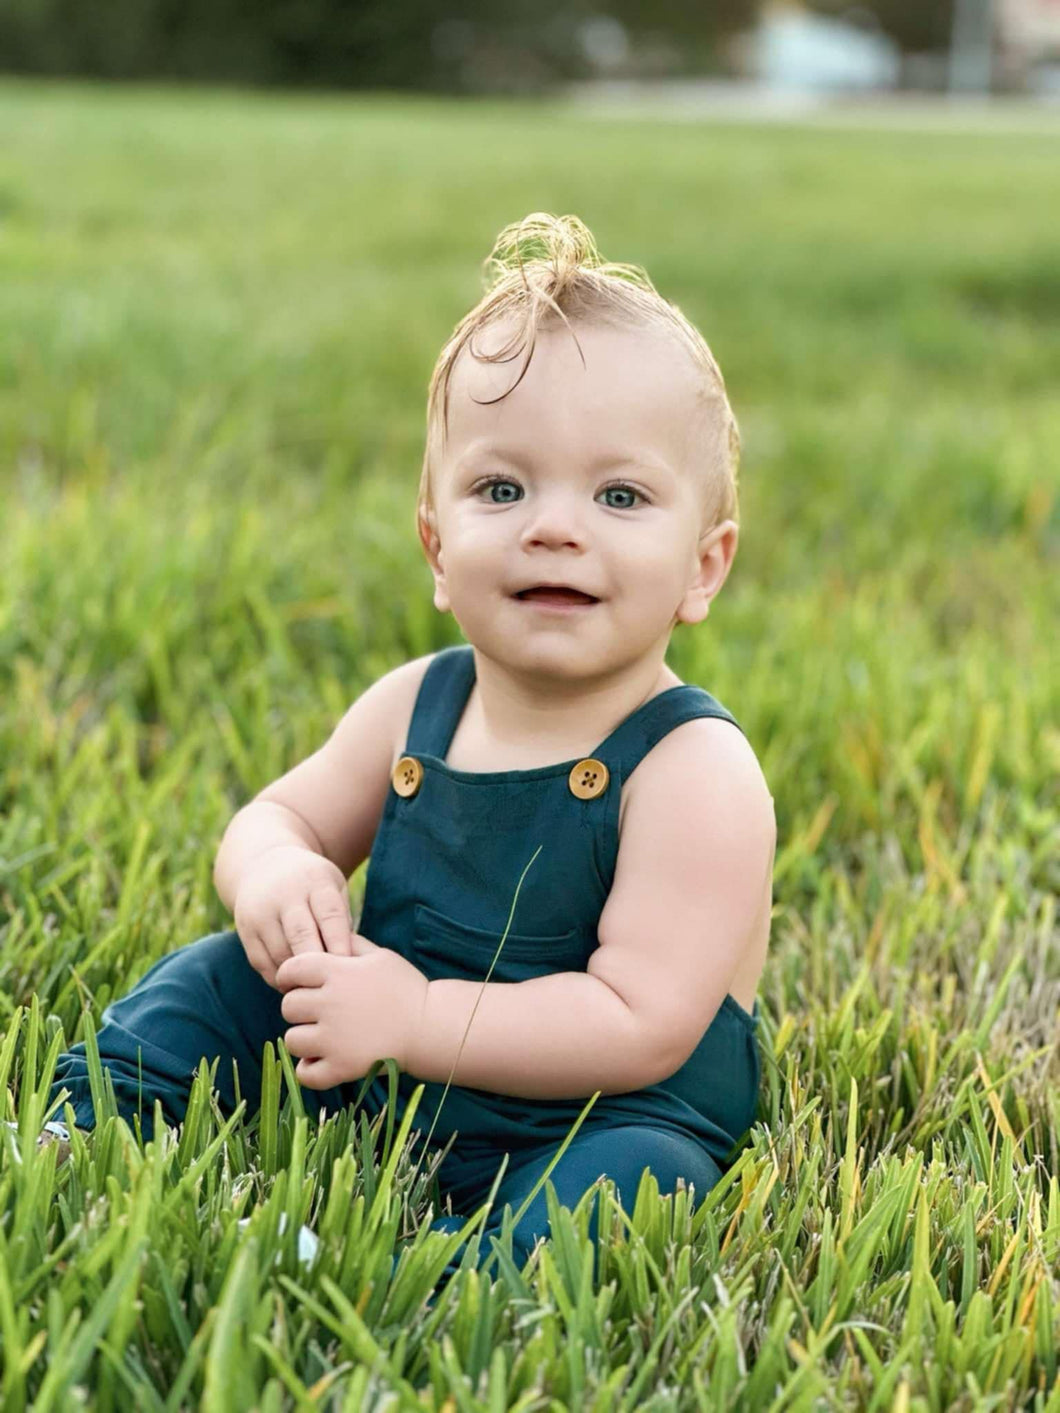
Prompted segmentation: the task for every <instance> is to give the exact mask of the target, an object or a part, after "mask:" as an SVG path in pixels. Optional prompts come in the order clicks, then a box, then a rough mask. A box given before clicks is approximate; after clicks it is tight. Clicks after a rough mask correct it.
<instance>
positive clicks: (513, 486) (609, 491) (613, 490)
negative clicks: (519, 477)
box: [475, 476, 644, 510]
mask: <svg viewBox="0 0 1060 1413" xmlns="http://www.w3.org/2000/svg"><path fill="white" fill-rule="evenodd" d="M498 488H500V489H501V490H502V491H503V492H504V494H501V495H496V496H495V495H493V494H489V497H488V498H489V501H490V503H491V504H492V505H511V504H512V502H513V501H515V500H517V499H518V494H516V495H508V494H507V491H508V490H514V491H515V492H517V493H519V494H521V488H520V486H519V484H518V482H517V481H512V480H510V479H509V478H508V477H507V476H494V477H492V478H491V479H490V480H488V481H482V482H480V483H479V485H478V486H476V487H475V494H476V495H481V494H482V493H483V492H484V491H485V492H490V493H492V492H493V491H495V490H497V489H498ZM613 494H617V495H619V496H633V497H634V498H635V499H634V500H632V501H620V502H619V503H618V504H617V505H615V504H614V503H611V505H610V508H611V509H612V510H632V509H633V506H634V505H635V504H636V501H637V500H643V499H644V496H643V495H642V494H641V492H640V491H638V490H636V489H635V487H633V486H627V485H626V484H625V483H624V482H616V483H615V484H614V485H611V486H605V487H604V489H603V490H602V491H601V495H605V496H606V495H613Z"/></svg>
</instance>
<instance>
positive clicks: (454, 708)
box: [405, 643, 475, 760]
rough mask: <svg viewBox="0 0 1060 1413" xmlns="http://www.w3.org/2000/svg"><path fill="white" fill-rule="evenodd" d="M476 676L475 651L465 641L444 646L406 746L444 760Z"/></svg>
mask: <svg viewBox="0 0 1060 1413" xmlns="http://www.w3.org/2000/svg"><path fill="white" fill-rule="evenodd" d="M474 677H475V658H474V654H473V653H472V651H471V648H470V647H469V646H465V645H464V644H463V643H457V644H455V645H454V646H452V647H448V648H442V650H441V651H440V652H439V653H437V654H436V655H435V657H433V658H432V659H431V661H430V663H429V664H428V666H427V671H426V672H425V673H424V674H423V681H422V682H421V683H420V689H419V692H418V693H417V694H416V705H415V706H414V707H413V709H412V720H411V721H410V722H409V735H408V742H407V744H406V746H405V749H406V751H408V752H409V754H410V755H424V756H437V757H438V758H439V759H442V760H444V758H445V753H446V751H447V750H448V749H449V742H450V741H451V740H452V738H453V734H454V732H455V731H456V726H457V722H458V721H459V720H460V715H461V713H462V712H463V710H464V704H465V703H466V701H467V699H468V696H469V695H470V692H471V684H472V682H473V681H474Z"/></svg>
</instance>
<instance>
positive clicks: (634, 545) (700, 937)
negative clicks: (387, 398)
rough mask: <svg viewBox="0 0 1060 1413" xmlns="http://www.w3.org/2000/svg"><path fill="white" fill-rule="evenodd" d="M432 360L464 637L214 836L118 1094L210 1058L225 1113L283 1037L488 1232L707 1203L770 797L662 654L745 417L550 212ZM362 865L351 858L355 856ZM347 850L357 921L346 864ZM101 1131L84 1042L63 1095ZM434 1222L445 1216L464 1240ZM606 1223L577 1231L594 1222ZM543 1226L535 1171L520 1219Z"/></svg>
mask: <svg viewBox="0 0 1060 1413" xmlns="http://www.w3.org/2000/svg"><path fill="white" fill-rule="evenodd" d="M488 268H489V270H490V271H491V272H492V275H493V281H492V284H491V286H490V287H489V288H488V290H487V293H486V294H485V296H484V297H483V298H482V300H481V301H480V302H479V303H478V304H477V305H476V306H475V308H474V309H472V310H471V312H470V313H469V314H467V315H466V317H465V318H464V319H463V320H462V321H461V322H460V323H459V324H458V326H457V328H456V329H455V331H454V333H453V335H452V337H451V338H450V339H449V341H448V343H447V344H446V345H445V347H444V348H443V350H442V352H441V355H440V357H439V360H438V363H437V365H436V367H435V370H434V374H433V377H432V379H431V385H430V393H429V399H428V407H427V436H426V453H425V457H424V465H423V475H422V480H421V484H420V495H419V505H418V509H417V523H418V531H419V535H420V539H421V541H422V543H423V547H424V552H425V554H426V558H427V560H428V563H429V566H430V570H431V574H432V576H433V581H434V603H435V606H436V607H437V609H438V610H439V611H440V612H442V613H449V612H451V613H452V614H453V616H454V618H455V619H456V621H457V623H458V625H459V627H460V630H461V632H462V634H463V636H464V638H465V639H466V640H467V641H466V643H465V644H461V645H458V646H455V647H450V648H446V649H443V650H442V651H441V652H437V653H431V654H428V655H427V656H425V657H421V658H417V659H416V660H415V661H412V662H408V663H405V664H403V665H401V666H399V667H397V668H395V669H394V670H393V671H391V672H389V673H387V674H386V675H385V676H384V677H382V678H381V679H380V680H379V681H377V682H375V683H374V684H373V685H372V686H370V687H369V688H368V690H367V691H365V692H364V693H363V695H361V696H360V697H359V698H358V700H357V701H355V702H354V703H353V705H352V706H351V707H350V708H349V710H348V711H347V713H346V715H345V716H344V717H343V718H342V720H341V721H340V722H339V723H338V725H337V726H336V727H335V730H334V732H333V734H332V735H331V737H330V739H329V740H327V741H326V742H325V743H324V744H323V745H322V746H321V747H320V749H319V750H318V751H316V752H315V753H314V754H313V755H311V756H309V757H308V758H307V759H306V760H304V761H302V762H301V763H300V764H298V765H296V766H295V767H294V768H293V769H292V770H290V771H289V772H288V773H287V774H286V775H283V776H281V777H280V779H278V780H276V781H275V782H273V783H272V784H271V785H269V786H267V787H266V788H265V789H264V790H262V791H261V792H260V793H259V794H258V795H257V796H256V797H255V798H254V800H252V801H251V802H250V803H249V804H248V805H246V806H244V807H243V808H242V809H241V810H240V811H239V812H238V813H237V814H236V815H235V817H234V818H233V820H232V821H231V823H230V824H229V826H228V828H227V830H226V832H225V835H224V838H223V840H222V842H221V846H220V849H219V852H218V855H217V859H216V864H215V869H214V881H215V884H216V887H217V891H218V893H219V895H220V897H221V899H222V900H223V902H224V903H225V904H226V906H227V907H228V908H230V910H231V911H232V914H233V919H234V922H235V929H234V930H230V931H227V932H222V933H216V934H211V935H210V936H208V937H205V938H201V939H199V940H198V941H197V942H193V943H191V944H190V945H187V946H184V947H181V948H179V949H178V950H177V951H175V952H171V953H169V954H168V955H166V956H164V957H163V958H162V959H161V960H160V961H159V962H157V963H156V964H155V965H154V966H153V967H152V968H151V969H150V970H149V971H148V972H147V973H146V975H145V976H144V977H143V978H142V979H141V981H140V982H139V983H138V985H137V986H136V987H134V988H133V990H132V991H130V992H129V993H128V994H127V995H126V996H124V997H123V998H121V999H120V1000H118V1001H116V1002H114V1003H113V1004H112V1005H111V1006H110V1007H109V1008H108V1009H107V1011H106V1012H105V1013H104V1017H103V1019H104V1025H103V1027H102V1029H101V1030H100V1032H99V1035H98V1037H97V1044H98V1047H99V1052H100V1057H101V1060H102V1063H103V1066H104V1068H105V1069H106V1070H107V1071H108V1073H109V1076H110V1080H111V1081H112V1083H113V1087H114V1092H115V1097H116V1099H117V1101H118V1105H119V1111H120V1112H123V1113H125V1114H127V1115H129V1116H130V1117H131V1115H132V1114H133V1113H140V1114H141V1116H142V1121H143V1123H144V1129H145V1131H147V1132H149V1131H150V1126H151V1112H152V1108H153V1104H154V1101H155V1099H160V1100H161V1103H162V1108H163V1112H164V1113H165V1115H166V1118H167V1121H169V1122H172V1123H174V1124H176V1123H179V1122H180V1120H181V1118H182V1117H183V1114H184V1109H185V1106H186V1102H187V1097H188V1092H189V1087H190V1083H191V1079H192V1077H193V1074H194V1071H195V1070H196V1068H197V1066H198V1064H199V1062H200V1059H201V1058H202V1057H203V1056H206V1057H207V1059H208V1060H209V1061H212V1060H213V1059H215V1058H217V1057H220V1064H219V1065H218V1068H217V1076H216V1084H217V1087H218V1090H219V1095H220V1101H221V1103H222V1105H223V1106H224V1107H226V1108H227V1109H228V1110H229V1111H231V1109H232V1108H234V1106H235V1104H236V1102H237V1095H236V1091H235V1089H234V1086H233V1082H232V1078H231V1071H232V1061H233V1060H235V1061H236V1063H237V1065H238V1072H239V1079H240V1093H241V1095H242V1097H244V1098H245V1099H246V1100H247V1103H248V1110H247V1113H248V1117H249V1116H250V1115H251V1114H253V1113H254V1112H255V1111H256V1108H257V1107H258V1106H259V1105H260V1080H261V1060H262V1047H263V1045H264V1044H265V1042H266V1041H268V1040H271V1041H272V1042H273V1043H275V1042H276V1041H277V1040H278V1038H279V1037H281V1036H282V1038H283V1040H284V1043H285V1045H286V1047H287V1049H288V1051H289V1052H290V1054H291V1055H292V1056H293V1057H295V1058H296V1059H297V1066H296V1070H295V1073H296V1076H297V1078H298V1080H299V1082H300V1083H301V1085H302V1086H304V1089H305V1090H306V1091H307V1093H306V1096H305V1097H306V1099H307V1101H308V1102H307V1108H308V1109H309V1110H310V1111H311V1112H315V1113H317V1114H319V1113H320V1112H321V1110H323V1111H325V1112H333V1111H335V1110H338V1109H341V1108H342V1107H343V1106H344V1105H346V1104H348V1103H350V1102H352V1101H353V1100H354V1098H355V1096H356V1095H357V1093H358V1092H360V1091H363V1098H362V1101H361V1102H362V1103H363V1105H364V1107H365V1109H366V1112H367V1113H368V1114H369V1116H373V1117H374V1116H375V1115H378V1114H379V1113H380V1112H381V1110H382V1107H383V1106H384V1104H385V1103H386V1101H387V1084H386V1076H385V1073H384V1074H383V1075H382V1076H380V1077H378V1078H377V1077H375V1076H374V1074H372V1075H371V1079H370V1083H369V1084H368V1086H367V1088H366V1089H365V1086H364V1085H363V1084H361V1083H359V1081H362V1080H363V1079H364V1078H365V1077H366V1076H369V1075H370V1073H371V1072H372V1071H373V1067H374V1069H375V1070H376V1071H377V1070H378V1069H379V1066H380V1063H381V1062H382V1061H383V1060H384V1059H387V1058H391V1059H393V1060H394V1061H395V1062H396V1065H397V1067H398V1069H399V1070H400V1089H399V1095H400V1100H401V1103H402V1105H404V1104H405V1103H406V1102H407V1100H408V1098H409V1097H410V1095H411V1094H412V1092H413V1091H414V1090H415V1089H416V1088H417V1087H418V1086H419V1085H420V1084H421V1083H422V1084H423V1085H424V1092H423V1095H422V1096H421V1100H420V1106H419V1109H418V1111H417V1114H416V1116H415V1117H416V1122H417V1123H418V1124H420V1123H422V1126H423V1127H425V1128H426V1127H427V1125H428V1124H430V1126H431V1127H430V1134H429V1135H428V1137H429V1138H430V1137H434V1138H435V1139H437V1140H439V1141H440V1140H442V1139H450V1138H452V1139H454V1142H453V1144H452V1145H451V1148H450V1151H449V1152H448V1153H447V1155H446V1157H445V1159H444V1161H443V1162H442V1164H441V1166H440V1168H439V1170H438V1176H439V1179H440V1181H441V1183H442V1185H443V1188H444V1189H445V1190H446V1191H447V1192H448V1193H449V1194H450V1195H451V1197H452V1199H453V1201H454V1204H455V1205H456V1207H457V1209H458V1210H460V1209H470V1208H471V1207H473V1206H474V1205H477V1204H479V1203H481V1202H482V1201H483V1200H484V1198H485V1196H486V1195H488V1193H489V1191H490V1188H491V1184H492V1183H493V1180H494V1178H495V1176H496V1174H497V1170H498V1164H499V1162H500V1160H501V1159H502V1158H503V1157H504V1155H507V1157H508V1166H507V1169H506V1173H505V1176H504V1180H503V1182H502V1184H501V1186H500V1187H499V1189H498V1192H497V1197H496V1210H497V1213H498V1215H497V1216H496V1217H495V1219H494V1218H491V1221H492V1225H487V1227H486V1230H487V1232H488V1231H491V1230H492V1231H496V1230H497V1229H499V1224H500V1216H499V1211H500V1209H501V1208H502V1207H503V1206H504V1204H505V1203H510V1204H511V1205H512V1208H513V1210H518V1208H519V1206H520V1204H521V1203H522V1202H523V1199H524V1197H525V1196H526V1195H527V1194H528V1193H530V1191H531V1190H532V1189H533V1187H534V1186H535V1184H536V1182H537V1179H538V1177H539V1176H540V1174H541V1173H542V1172H543V1170H544V1169H545V1168H546V1167H547V1165H548V1163H549V1162H550V1161H551V1159H552V1158H553V1156H554V1154H555V1150H556V1148H557V1146H558V1145H559V1144H560V1143H561V1142H562V1141H563V1139H564V1138H565V1137H566V1136H567V1134H568V1133H569V1130H570V1128H571V1126H572V1124H573V1123H574V1122H575V1121H576V1120H577V1118H578V1116H579V1115H580V1113H581V1111H582V1109H583V1108H584V1106H585V1103H586V1100H587V1099H590V1098H593V1097H595V1102H594V1104H593V1105H592V1107H591V1108H590V1110H589V1114H588V1117H587V1118H586V1119H585V1120H584V1122H583V1124H582V1127H581V1128H580V1129H579V1130H578V1133H577V1134H576V1136H575V1138H574V1140H573V1141H572V1142H571V1144H570V1146H569V1147H568V1149H567V1150H566V1152H565V1153H564V1155H563V1157H562V1158H561V1159H560V1161H559V1163H558V1164H557V1165H556V1167H555V1168H554V1169H553V1171H552V1174H551V1175H550V1176H551V1180H552V1182H553V1183H554V1184H555V1187H556V1193H557V1196H558V1197H559V1199H560V1201H561V1202H563V1203H564V1204H566V1205H568V1206H570V1207H573V1206H574V1205H575V1204H576V1203H577V1201H578V1199H579V1198H580V1197H581V1195H582V1194H583V1193H584V1192H585V1191H586V1190H587V1189H588V1187H590V1186H591V1185H592V1183H593V1182H594V1181H595V1179H597V1178H598V1177H600V1176H601V1175H605V1176H607V1177H609V1178H611V1179H613V1180H614V1182H615V1184H616V1187H617V1189H618V1191H619V1196H620V1197H621V1198H622V1199H623V1202H624V1205H626V1206H627V1210H629V1209H630V1208H631V1205H632V1202H633V1199H634V1198H635V1196H636V1191H637V1185H638V1181H639V1179H640V1177H641V1174H642V1172H643V1170H644V1169H645V1168H648V1169H650V1171H651V1172H652V1173H653V1174H654V1176H655V1177H656V1179H657V1181H658V1183H659V1187H660V1190H661V1191H664V1192H665V1191H673V1190H674V1188H675V1186H676V1185H677V1183H678V1182H679V1181H683V1182H685V1183H686V1184H691V1185H693V1186H694V1188H695V1190H696V1192H697V1193H699V1195H700V1196H702V1194H703V1193H704V1192H706V1191H707V1190H708V1189H709V1188H710V1186H712V1184H713V1183H715V1182H716V1181H717V1180H718V1178H719V1177H720V1176H721V1174H722V1172H723V1171H724V1168H725V1167H726V1166H727V1164H728V1163H729V1162H730V1161H731V1157H732V1151H733V1149H734V1147H735V1145H736V1143H737V1141H738V1140H739V1139H740V1138H741V1137H742V1136H743V1134H744V1133H745V1132H746V1130H747V1129H748V1127H749V1126H750V1124H751V1123H752V1122H753V1120H754V1116H755V1111H756V1101H757V1093H758V1085H759V1077H760V1069H759V1057H758V1048H757V1035H756V1032H757V1026H758V1019H759V1018H758V1006H757V1001H756V999H755V992H756V988H757V985H758V981H759V977H760V975H761V972H762V968H763V965H764V961H765V955H766V948H767V944H768V937H769V922H770V906H771V895H772V865H773V855H774V844H775V836H776V829H775V821H774V814H773V801H772V798H771V796H770V793H769V790H768V788H767V785H766V782H765V780H764V778H763V775H762V771H761V769H760V767H759V764H758V761H757V760H756V758H755V754H754V752H753V750H752V749H751V747H750V745H749V744H748V742H747V740H746V738H745V736H744V734H743V732H742V730H741V729H740V728H739V726H738V725H737V723H736V721H735V720H734V718H733V716H732V714H731V713H730V712H729V711H728V710H727V709H726V708H725V707H724V706H722V705H721V703H720V702H718V701H717V700H716V699H715V698H714V697H712V696H711V695H710V694H709V693H708V692H706V691H705V690H703V689H702V688H701V687H698V686H693V685H687V684H684V683H682V682H681V681H680V679H679V678H678V677H677V676H676V675H675V673H674V672H673V671H671V669H670V668H669V667H668V666H667V665H666V661H665V656H666V649H667V645H668V643H669V641H670V635H671V632H672V631H673V629H674V627H675V626H676V625H677V624H679V623H685V624H694V623H699V622H701V621H702V620H703V619H705V618H706V616H707V614H708V612H709V608H710V603H711V600H712V599H713V598H714V596H715V595H716V594H717V593H718V591H719V590H720V589H721V587H722V585H723V584H724V582H725V579H726V577H727V575H728V572H729V569H730V568H731V565H732V561H733V557H734V555H735V552H736V544H737V536H738V527H737V523H736V518H735V517H736V515H737V493H736V464H737V454H738V436H737V430H736V423H735V420H734V418H733V415H732V411H731V409H730V407H729V403H728V400H727V397H726V393H725V386H724V382H723V379H722V376H721V373H720V371H719V369H718V367H717V364H716V363H715V361H714V359H713V357H712V355H711V353H710V350H709V349H708V347H707V345H706V344H705V342H704V341H703V339H702V337H701V336H700V335H699V333H698V332H697V331H696V330H695V329H694V328H693V326H692V325H691V324H690V323H689V322H688V321H687V320H686V319H685V318H684V316H683V315H682V314H681V313H680V311H679V310H678V309H677V308H676V307H675V306H674V305H672V304H671V303H669V302H668V301H667V300H665V299H663V298H662V297H661V296H660V295H659V294H658V293H657V292H656V290H655V289H654V287H653V286H652V284H651V282H650V280H649V279H648V277H647V276H646V275H645V274H644V272H643V271H641V270H640V269H638V268H637V267H633V266H626V265H614V264H608V263H605V262H603V261H602V259H601V258H600V256H599V254H598V252H597V250H596V247H595V244H594V242H593V238H592V236H591V235H590V233H589V231H588V230H587V229H586V228H585V226H584V225H583V224H582V223H581V222H580V221H579V220H578V219H577V218H575V217H573V216H565V217H560V218H556V217H552V216H547V215H543V214H540V213H535V214H534V215H531V216H529V217H527V218H526V220H525V221H523V222H520V223H518V224H517V225H514V226H509V227H507V228H506V229H505V230H504V231H503V232H502V233H501V235H500V237H499V238H498V240H497V243H496V245H495V246H494V250H493V252H492V255H491V257H490V261H489V262H488ZM369 856H370V857H369ZM365 859H369V867H368V873H367V878H366V883H365V894H364V904H363V908H362V911H361V914H360V917H359V919H358V920H357V925H356V930H355V928H354V923H353V919H352V915H351V911H350V898H349V893H348V890H347V879H348V878H349V876H350V874H351V873H352V872H353V871H354V870H355V869H356V868H357V867H358V865H359V864H361V863H362V862H363V861H364V860H365ZM64 1092H68V1093H71V1094H72V1098H71V1104H72V1108H73V1112H74V1117H75V1120H76V1121H77V1123H78V1124H79V1125H80V1124H83V1125H84V1126H85V1127H86V1128H87V1127H91V1125H92V1124H93V1123H94V1122H95V1114H94V1110H93V1106H92V1101H91V1094H90V1090H89V1083H88V1070H87V1065H86V1063H85V1056H84V1046H83V1045H78V1046H74V1047H73V1048H72V1049H71V1051H70V1052H68V1053H67V1054H66V1055H63V1056H62V1057H60V1061H59V1066H58V1069H57V1071H56V1078H55V1083H54V1085H53V1089H52V1095H53V1098H58V1097H59V1095H60V1094H61V1093H64ZM452 1221H453V1219H452V1218H441V1219H439V1221H438V1222H436V1223H435V1225H436V1226H439V1227H441V1228H443V1229H447V1230H451V1229H452V1227H451V1225H448V1224H451V1222H452ZM595 1222H596V1217H595V1215H594V1217H593V1224H594V1227H595ZM547 1234H548V1221H547V1210H546V1201H545V1196H544V1193H543V1192H541V1193H539V1194H538V1195H537V1197H536V1198H535V1200H534V1202H532V1203H531V1204H530V1205H529V1206H528V1207H527V1210H526V1212H525V1214H524V1215H523V1217H522V1218H521V1220H520V1221H519V1223H518V1224H517V1226H516V1229H515V1233H514V1236H515V1241H516V1245H517V1248H518V1249H519V1250H520V1251H521V1252H522V1253H523V1254H524V1255H525V1254H527V1253H528V1252H529V1251H530V1249H531V1248H532V1246H533V1243H534V1241H535V1240H536V1239H537V1237H539V1236H541V1235H547Z"/></svg>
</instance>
